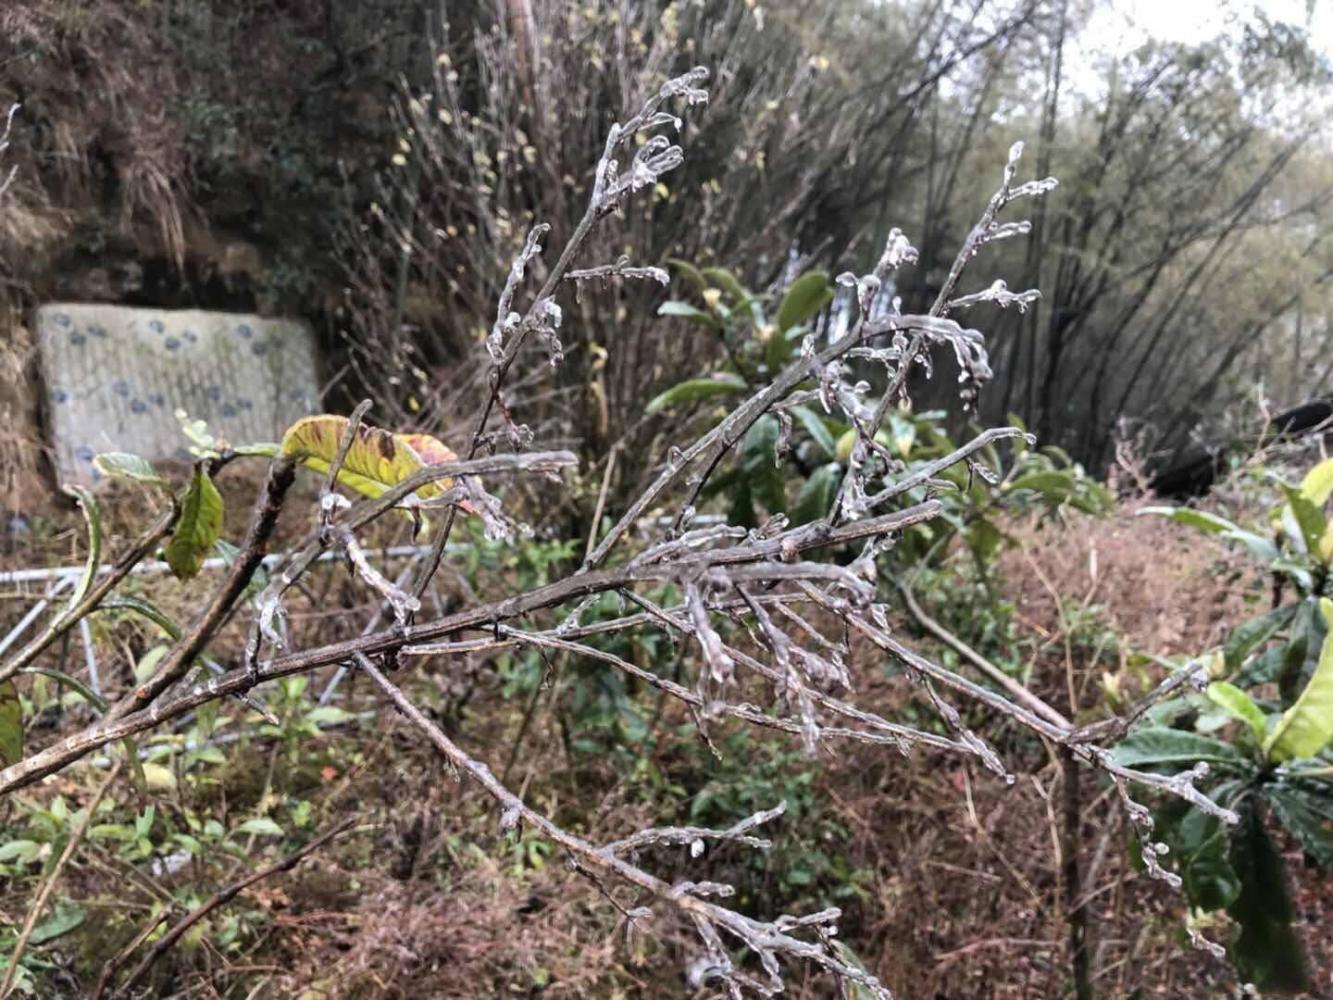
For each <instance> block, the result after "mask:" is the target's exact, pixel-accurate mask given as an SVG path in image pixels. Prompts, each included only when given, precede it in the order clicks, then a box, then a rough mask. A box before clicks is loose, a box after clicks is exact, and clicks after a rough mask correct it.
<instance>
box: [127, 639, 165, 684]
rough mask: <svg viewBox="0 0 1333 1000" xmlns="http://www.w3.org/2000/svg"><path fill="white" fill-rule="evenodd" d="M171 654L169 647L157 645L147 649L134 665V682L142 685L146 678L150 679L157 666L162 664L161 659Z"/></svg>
mask: <svg viewBox="0 0 1333 1000" xmlns="http://www.w3.org/2000/svg"><path fill="white" fill-rule="evenodd" d="M169 652H171V647H170V646H163V645H158V646H154V647H152V648H151V649H149V650H148V651H147V652H145V653H144V654H143V656H141V657H139V661H138V662H137V663H136V664H135V665H134V680H135V683H137V684H142V683H143V682H144V681H146V680H148V678H150V677H152V676H153V674H154V673H155V672H156V671H157V665H158V664H159V663H161V662H162V657H164V656H166V655H167V654H168V653H169Z"/></svg>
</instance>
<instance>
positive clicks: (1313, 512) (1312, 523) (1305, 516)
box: [1282, 483, 1328, 558]
mask: <svg viewBox="0 0 1333 1000" xmlns="http://www.w3.org/2000/svg"><path fill="white" fill-rule="evenodd" d="M1282 491H1283V492H1284V493H1285V494H1286V495H1287V503H1286V506H1284V507H1283V508H1282V527H1283V530H1284V531H1286V533H1287V535H1288V536H1289V537H1290V538H1291V539H1292V541H1293V542H1295V543H1296V544H1297V547H1298V548H1299V549H1300V550H1301V551H1302V552H1304V553H1305V554H1306V555H1310V556H1315V557H1316V558H1318V554H1319V540H1320V539H1321V538H1323V537H1324V531H1325V530H1326V529H1327V527H1328V525H1327V523H1326V522H1325V521H1324V515H1323V513H1322V512H1321V511H1320V510H1319V508H1318V507H1316V506H1315V505H1314V504H1313V503H1312V502H1311V501H1310V500H1309V499H1308V498H1307V497H1305V496H1304V495H1303V494H1302V493H1301V492H1300V491H1299V490H1297V489H1295V488H1293V487H1291V486H1288V485H1287V484H1286V483H1283V484H1282Z"/></svg>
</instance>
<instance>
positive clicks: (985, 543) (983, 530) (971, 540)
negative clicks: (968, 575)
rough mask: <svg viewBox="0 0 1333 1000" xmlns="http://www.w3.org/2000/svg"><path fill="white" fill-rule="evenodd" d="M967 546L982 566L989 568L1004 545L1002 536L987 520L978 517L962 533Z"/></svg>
mask: <svg viewBox="0 0 1333 1000" xmlns="http://www.w3.org/2000/svg"><path fill="white" fill-rule="evenodd" d="M964 534H965V537H966V538H967V544H968V545H969V546H970V547H971V549H972V551H973V552H974V553H975V554H976V558H977V561H978V562H979V563H980V564H981V565H982V566H989V565H990V563H991V561H992V560H993V559H994V558H995V556H996V553H998V552H999V551H1000V546H1001V545H1002V544H1003V543H1004V534H1003V533H1002V532H1001V531H1000V529H999V528H997V527H995V525H994V524H993V523H992V522H991V521H990V519H989V518H985V517H979V518H977V519H976V520H975V521H973V522H972V523H971V524H970V525H968V526H967V530H966V531H965V532H964Z"/></svg>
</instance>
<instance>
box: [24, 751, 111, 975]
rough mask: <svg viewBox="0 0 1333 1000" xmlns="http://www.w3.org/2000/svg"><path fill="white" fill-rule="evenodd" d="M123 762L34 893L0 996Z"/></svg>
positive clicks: (90, 802) (82, 818)
mask: <svg viewBox="0 0 1333 1000" xmlns="http://www.w3.org/2000/svg"><path fill="white" fill-rule="evenodd" d="M122 763H123V761H122V760H118V761H116V763H115V764H113V765H112V767H111V771H110V773H108V774H107V776H106V778H105V779H104V780H103V781H102V784H101V785H100V786H98V789H97V791H96V792H95V793H94V794H93V797H92V799H91V800H90V801H89V802H88V805H87V808H86V810H85V812H84V814H83V816H82V817H81V818H80V819H79V822H78V824H77V825H76V826H75V827H74V830H73V832H72V833H71V834H70V835H69V841H68V843H66V844H65V849H64V850H63V851H61V852H60V857H59V858H58V859H57V860H56V863H55V864H54V865H53V866H52V867H51V870H50V871H49V872H47V874H46V879H45V881H43V882H42V887H41V889H40V890H38V892H37V898H36V899H35V900H33V903H32V906H31V907H30V908H29V910H28V919H27V920H25V921H24V922H23V930H22V931H20V932H19V937H18V941H17V942H16V943H15V945H14V953H13V954H12V955H10V956H9V968H7V969H6V970H5V978H4V982H3V983H0V997H7V996H9V993H10V990H11V989H13V986H14V977H15V976H17V975H18V970H19V962H21V961H22V960H23V953H24V952H25V951H27V949H28V941H29V940H30V939H31V938H32V931H33V928H34V927H36V926H37V920H38V918H39V917H40V916H41V915H42V911H43V910H44V909H46V903H47V900H49V899H50V898H51V892H52V891H53V890H54V889H55V886H56V880H57V879H59V878H60V873H61V872H62V871H63V870H64V868H65V865H66V864H67V863H68V862H69V859H70V858H72V857H73V856H74V852H75V851H77V850H78V849H79V845H80V844H81V843H83V835H84V834H85V833H87V832H88V827H89V826H90V825H91V824H92V821H93V813H95V812H97V807H98V806H99V805H100V804H101V802H102V797H103V796H104V795H106V791H107V789H108V788H110V787H111V783H112V782H113V781H115V780H116V777H117V776H118V775H119V774H120V768H121V764H122Z"/></svg>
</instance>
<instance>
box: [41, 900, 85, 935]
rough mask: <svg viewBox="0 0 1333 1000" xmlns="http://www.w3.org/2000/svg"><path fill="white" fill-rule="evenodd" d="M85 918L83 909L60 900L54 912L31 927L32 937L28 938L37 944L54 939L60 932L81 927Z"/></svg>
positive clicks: (64, 932)
mask: <svg viewBox="0 0 1333 1000" xmlns="http://www.w3.org/2000/svg"><path fill="white" fill-rule="evenodd" d="M85 919H86V914H85V913H84V912H83V910H81V909H79V908H78V907H77V906H75V905H74V904H72V903H65V902H64V901H63V900H62V901H61V902H60V904H58V905H57V906H56V909H55V912H54V913H52V914H51V915H50V916H49V917H47V918H46V919H45V920H43V921H42V922H41V923H39V924H38V925H37V926H36V927H34V928H33V929H32V937H31V938H29V942H30V943H31V944H35V945H38V944H45V943H46V942H48V941H54V940H55V939H56V938H58V937H60V936H61V935H62V934H68V933H69V932H70V931H72V930H74V929H75V928H77V927H81V926H82V925H83V921H84V920H85Z"/></svg>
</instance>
